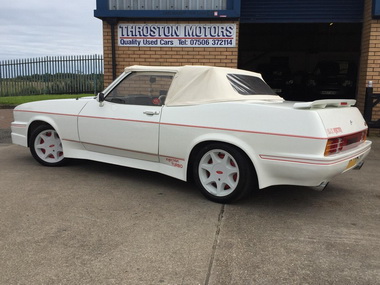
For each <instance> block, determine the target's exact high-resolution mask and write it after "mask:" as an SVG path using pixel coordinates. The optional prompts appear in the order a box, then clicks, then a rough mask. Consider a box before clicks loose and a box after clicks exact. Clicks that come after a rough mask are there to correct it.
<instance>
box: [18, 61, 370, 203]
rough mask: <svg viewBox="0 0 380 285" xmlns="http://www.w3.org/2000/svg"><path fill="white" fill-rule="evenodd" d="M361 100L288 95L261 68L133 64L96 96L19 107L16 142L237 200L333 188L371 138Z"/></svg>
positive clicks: (39, 156)
mask: <svg viewBox="0 0 380 285" xmlns="http://www.w3.org/2000/svg"><path fill="white" fill-rule="evenodd" d="M354 104H355V100H319V101H314V102H287V101H284V100H283V99H282V98H281V97H279V96H277V95H276V94H275V93H274V92H273V91H272V90H271V88H270V87H269V86H268V85H267V84H266V83H265V82H264V81H263V79H262V77H261V75H260V74H257V73H254V72H248V71H244V70H238V69H229V68H219V67H208V66H184V67H161V66H159V67H148V66H132V67H128V68H126V69H125V71H124V72H123V74H122V75H121V76H120V77H119V78H117V79H116V80H115V81H114V82H113V83H112V84H111V85H110V86H109V87H108V88H107V89H105V90H104V92H103V93H100V94H99V95H98V96H97V97H96V98H80V99H64V100H50V101H41V102H33V103H27V104H22V105H20V106H18V107H16V108H15V110H14V118H15V121H14V122H13V123H12V140H13V143H15V144H19V145H22V146H25V147H29V148H30V150H31V153H32V155H33V157H34V158H35V159H36V160H37V161H38V162H40V163H41V164H43V165H47V166H57V165H61V164H63V163H64V162H65V160H66V159H67V158H79V159H89V160H96V161H101V162H106V163H112V164H117V165H122V166H127V167H134V168H139V169H144V170H149V171H156V172H159V173H163V174H166V175H169V176H172V177H175V178H178V179H181V180H185V181H188V180H194V181H195V183H196V184H197V185H198V186H199V188H200V190H201V192H202V193H203V194H204V195H205V196H206V197H207V198H208V199H210V200H212V201H216V202H221V203H227V202H232V201H235V200H237V199H238V198H241V197H243V196H244V195H245V194H247V193H248V192H249V191H251V190H252V189H262V188H265V187H268V186H272V185H280V184H287V185H302V186H315V187H319V188H324V187H325V186H326V185H327V183H328V182H329V181H330V180H331V179H332V178H333V177H334V176H336V175H338V174H340V173H343V172H345V171H348V170H350V169H354V168H360V166H361V165H362V164H363V160H364V158H365V157H366V156H367V155H368V153H369V151H370V148H371V142H370V141H368V140H366V134H367V125H366V122H365V121H364V119H363V117H362V115H361V114H360V112H359V110H358V109H357V108H355V107H353V105H354Z"/></svg>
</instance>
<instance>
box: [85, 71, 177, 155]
mask: <svg viewBox="0 0 380 285" xmlns="http://www.w3.org/2000/svg"><path fill="white" fill-rule="evenodd" d="M172 79H173V74H170V73H169V74H168V73H153V72H133V73H130V74H129V75H128V76H126V77H125V78H124V79H123V80H121V82H120V83H119V84H118V85H117V86H116V87H115V88H113V89H112V90H111V91H110V92H109V93H108V94H105V101H104V102H102V103H99V102H98V101H96V100H94V101H91V102H89V103H88V104H87V105H86V106H85V107H84V108H83V110H82V111H81V113H80V115H79V118H78V130H79V137H80V141H81V143H82V144H83V146H84V147H85V148H86V149H87V150H89V151H93V152H99V153H105V154H110V155H116V156H123V157H129V158H134V159H141V160H149V161H158V140H159V122H160V117H161V110H162V105H163V103H164V99H165V96H166V93H167V91H168V89H169V87H170V84H171V81H172Z"/></svg>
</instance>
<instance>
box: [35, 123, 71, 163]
mask: <svg viewBox="0 0 380 285" xmlns="http://www.w3.org/2000/svg"><path fill="white" fill-rule="evenodd" d="M29 147H30V152H31V153H32V156H33V157H34V158H35V160H37V161H38V162H39V163H41V164H42V165H45V166H60V165H62V164H64V162H65V157H64V155H63V149H62V142H61V139H60V137H59V135H58V133H57V132H56V131H55V130H54V129H53V128H52V127H51V126H49V125H41V126H38V127H37V128H36V129H34V130H33V132H32V135H31V137H30V141H29Z"/></svg>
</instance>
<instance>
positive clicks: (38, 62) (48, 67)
mask: <svg viewBox="0 0 380 285" xmlns="http://www.w3.org/2000/svg"><path fill="white" fill-rule="evenodd" d="M103 74H104V71H103V56H101V55H80V56H56V57H51V56H47V57H41V58H29V59H16V60H4V61H0V96H18V95H34V94H79V93H94V94H96V93H97V92H100V91H101V90H102V89H103Z"/></svg>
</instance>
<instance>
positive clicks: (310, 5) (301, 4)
mask: <svg viewBox="0 0 380 285" xmlns="http://www.w3.org/2000/svg"><path fill="white" fill-rule="evenodd" d="M363 7H364V0H242V2H241V18H240V21H241V22H242V23H329V22H340V23H360V22H362V21H363Z"/></svg>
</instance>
